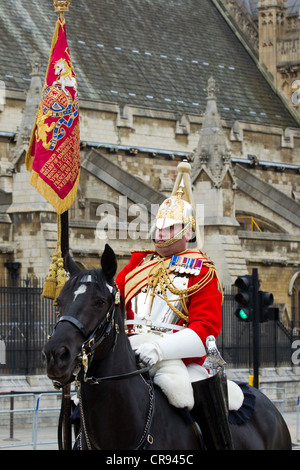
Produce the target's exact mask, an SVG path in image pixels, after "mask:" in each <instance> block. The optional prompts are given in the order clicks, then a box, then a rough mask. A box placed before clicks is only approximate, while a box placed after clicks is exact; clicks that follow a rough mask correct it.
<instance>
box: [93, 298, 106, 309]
mask: <svg viewBox="0 0 300 470" xmlns="http://www.w3.org/2000/svg"><path fill="white" fill-rule="evenodd" d="M104 303H105V301H104V299H101V298H100V297H98V298H97V299H95V302H94V304H95V306H97V307H102V305H104Z"/></svg>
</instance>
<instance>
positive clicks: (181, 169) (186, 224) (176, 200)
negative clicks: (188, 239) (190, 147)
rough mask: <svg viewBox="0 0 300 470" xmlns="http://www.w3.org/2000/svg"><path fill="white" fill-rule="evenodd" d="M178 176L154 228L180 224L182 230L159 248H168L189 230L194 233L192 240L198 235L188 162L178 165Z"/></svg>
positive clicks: (162, 205) (161, 206)
mask: <svg viewBox="0 0 300 470" xmlns="http://www.w3.org/2000/svg"><path fill="white" fill-rule="evenodd" d="M177 169H178V174H177V178H176V181H175V184H174V188H173V192H172V194H171V196H170V197H169V198H167V199H165V200H164V202H163V203H162V204H161V205H160V207H159V209H158V213H157V216H156V224H155V226H156V228H158V229H163V228H168V227H171V226H173V225H175V224H182V226H183V228H182V230H181V231H180V232H179V233H178V234H177V235H176V236H175V237H174V238H172V239H170V240H168V241H167V242H165V243H160V244H159V246H168V245H171V244H172V243H174V242H175V241H176V240H179V239H180V238H182V237H183V236H184V235H185V234H186V233H187V232H188V231H189V230H190V229H192V231H193V232H194V237H193V238H194V240H195V239H196V238H198V237H197V234H198V228H197V224H196V220H195V211H194V207H193V195H192V188H191V181H190V172H191V166H190V164H189V163H188V162H182V163H180V164H179V165H178V167H177Z"/></svg>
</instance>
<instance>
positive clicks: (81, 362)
mask: <svg viewBox="0 0 300 470" xmlns="http://www.w3.org/2000/svg"><path fill="white" fill-rule="evenodd" d="M111 294H112V301H111V304H110V306H109V309H108V311H107V313H106V315H105V316H104V318H103V319H102V320H101V322H100V323H99V324H98V325H97V326H96V328H95V329H94V330H93V332H92V333H91V334H90V335H89V334H88V332H87V330H86V328H85V327H84V326H83V324H82V323H81V322H80V321H79V320H77V318H75V317H73V316H71V315H63V316H62V317H60V318H59V319H58V321H57V322H56V324H55V326H54V330H53V333H54V331H55V329H56V328H57V326H58V324H59V323H60V322H63V321H65V322H68V323H71V324H72V325H73V326H75V327H76V328H77V329H78V330H79V331H80V332H81V334H82V335H83V337H84V338H86V339H85V340H84V342H83V344H82V346H81V352H80V353H79V354H78V355H77V357H76V359H77V361H78V362H77V364H76V366H75V369H74V370H73V374H72V376H71V379H70V381H69V382H73V381H75V384H76V387H77V388H79V383H78V375H79V373H80V371H81V368H82V367H83V372H84V374H83V381H84V382H85V383H88V384H90V385H99V384H100V383H102V382H104V381H106V380H116V379H125V378H130V377H134V376H137V375H140V376H141V377H142V379H143V381H144V382H145V383H146V385H147V386H148V390H149V397H150V405H149V411H148V416H147V420H146V425H145V428H144V432H143V435H142V437H141V439H140V441H139V444H138V446H137V447H136V448H135V450H138V449H143V448H145V446H146V445H147V444H150V445H151V444H152V443H153V437H152V436H151V434H150V433H149V430H150V427H151V424H152V419H153V416H154V402H155V400H154V397H155V395H154V388H153V383H152V379H151V378H150V375H149V378H148V380H146V379H145V378H144V376H143V374H145V373H148V372H149V370H150V367H149V366H147V367H144V368H138V369H136V370H134V371H131V372H127V373H124V374H117V375H112V376H105V377H98V378H95V377H93V376H89V377H88V376H87V373H88V369H89V367H90V365H91V363H92V361H93V358H94V354H95V351H96V349H97V348H98V346H99V345H100V344H101V343H102V342H103V341H104V340H105V339H106V338H108V337H109V336H110V334H111V333H114V337H113V341H112V346H111V350H114V348H115V346H116V343H117V338H118V335H119V332H120V330H119V324H118V323H116V321H115V317H116V310H117V308H119V305H120V302H121V298H120V292H119V290H118V288H117V286H116V285H114V286H113V288H112V290H111ZM53 333H52V335H53ZM52 335H51V336H52ZM51 336H50V337H51ZM53 385H54V387H55V388H56V389H60V388H62V387H63V385H62V384H61V383H59V382H57V381H53ZM80 398H81V394H80ZM80 403H81V399H80ZM80 410H81V416H82V421H83V430H84V436H85V440H86V443H87V446H88V447H89V448H91V444H90V442H89V437H88V434H87V431H86V426H85V419H84V414H83V408H82V403H81V406H80Z"/></svg>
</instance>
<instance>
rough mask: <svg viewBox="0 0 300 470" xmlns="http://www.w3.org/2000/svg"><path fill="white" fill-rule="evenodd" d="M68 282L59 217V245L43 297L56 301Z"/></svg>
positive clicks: (59, 219)
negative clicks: (62, 251)
mask: <svg viewBox="0 0 300 470" xmlns="http://www.w3.org/2000/svg"><path fill="white" fill-rule="evenodd" d="M65 282H66V272H65V269H64V260H63V258H62V253H61V217H60V215H59V214H58V215H57V245H56V250H55V253H54V254H53V256H52V259H51V264H50V267H49V272H48V275H47V277H46V280H45V283H44V287H43V292H42V297H44V298H46V299H52V300H54V304H55V300H56V299H57V297H58V296H59V294H60V291H61V289H62V288H63V286H64V285H65Z"/></svg>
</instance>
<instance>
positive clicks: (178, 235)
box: [154, 222, 192, 248]
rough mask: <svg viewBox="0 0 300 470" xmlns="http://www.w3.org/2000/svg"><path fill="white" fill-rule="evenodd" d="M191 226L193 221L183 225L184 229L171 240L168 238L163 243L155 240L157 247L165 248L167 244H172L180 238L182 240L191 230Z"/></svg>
mask: <svg viewBox="0 0 300 470" xmlns="http://www.w3.org/2000/svg"><path fill="white" fill-rule="evenodd" d="M191 227H192V223H191V222H188V223H187V224H186V225H185V226H184V227H183V229H182V230H180V232H178V233H177V234H176V235H174V237H172V238H170V240H166V241H165V242H162V243H155V242H154V245H155V246H156V247H157V248H164V247H165V246H170V245H172V244H173V243H175V242H177V241H178V240H181V239H182V238H183V237H184V235H185V234H186V233H187V232H188V231H189V230H190V228H191Z"/></svg>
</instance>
